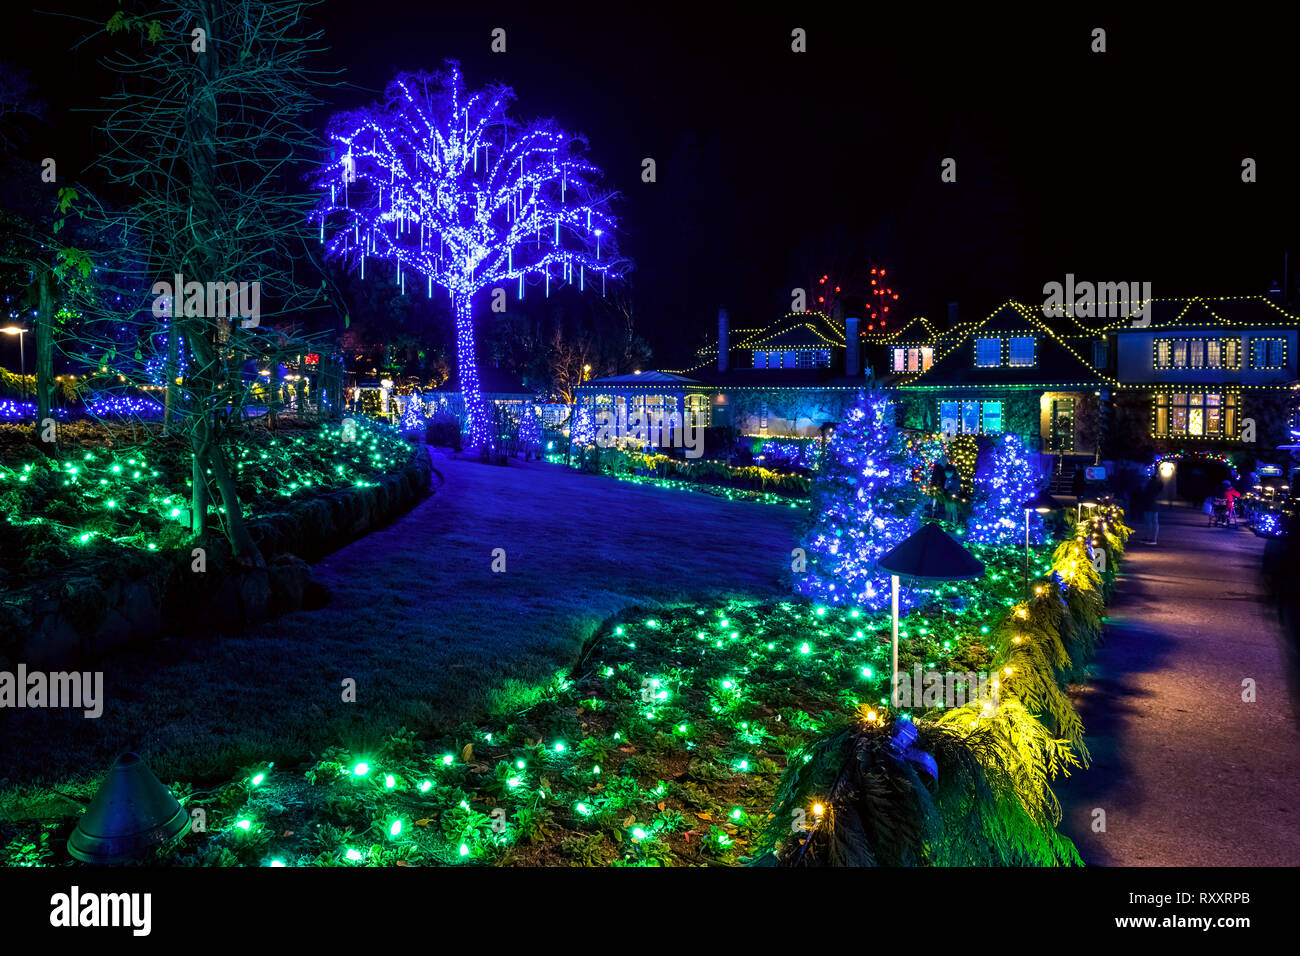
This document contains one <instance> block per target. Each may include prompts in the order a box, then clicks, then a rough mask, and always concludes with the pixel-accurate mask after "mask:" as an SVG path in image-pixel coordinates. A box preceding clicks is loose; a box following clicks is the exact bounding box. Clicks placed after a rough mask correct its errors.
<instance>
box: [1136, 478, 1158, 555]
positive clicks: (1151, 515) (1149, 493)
mask: <svg viewBox="0 0 1300 956" xmlns="http://www.w3.org/2000/svg"><path fill="white" fill-rule="evenodd" d="M1163 487H1164V482H1163V481H1161V480H1160V478H1159V477H1158V476H1156V475H1154V474H1153V475H1152V476H1151V477H1150V478H1149V479H1147V483H1146V485H1144V486H1143V488H1142V493H1141V494H1140V495H1139V496H1138V500H1139V501H1140V502H1141V506H1142V517H1143V520H1144V521H1145V524H1144V527H1145V529H1146V537H1145V538H1143V539H1142V541H1143V543H1144V544H1159V542H1158V541H1157V540H1156V539H1157V538H1158V537H1159V536H1160V490H1161V488H1163Z"/></svg>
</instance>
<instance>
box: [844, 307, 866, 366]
mask: <svg viewBox="0 0 1300 956" xmlns="http://www.w3.org/2000/svg"><path fill="white" fill-rule="evenodd" d="M861 355H862V343H861V342H860V341H859V340H858V320H857V318H856V317H851V318H846V319H845V320H844V374H845V375H847V376H849V377H850V378H852V377H853V376H854V375H857V374H858V359H859V358H861Z"/></svg>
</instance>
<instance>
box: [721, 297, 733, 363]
mask: <svg viewBox="0 0 1300 956" xmlns="http://www.w3.org/2000/svg"><path fill="white" fill-rule="evenodd" d="M730 348H731V346H730V343H729V341H728V339H727V310H726V309H718V371H719V372H725V371H726V370H727V353H728V351H729V350H730Z"/></svg>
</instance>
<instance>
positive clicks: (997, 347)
mask: <svg viewBox="0 0 1300 956" xmlns="http://www.w3.org/2000/svg"><path fill="white" fill-rule="evenodd" d="M975 364H976V365H978V366H979V367H980V368H995V367H997V366H999V365H1001V364H1002V340H1001V339H976V340H975Z"/></svg>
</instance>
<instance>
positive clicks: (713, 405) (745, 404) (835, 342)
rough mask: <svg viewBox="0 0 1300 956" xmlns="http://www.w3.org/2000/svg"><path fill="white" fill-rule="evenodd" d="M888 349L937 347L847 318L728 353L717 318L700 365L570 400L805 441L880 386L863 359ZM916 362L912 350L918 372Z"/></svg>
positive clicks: (722, 319) (588, 386)
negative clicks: (673, 415) (897, 344)
mask: <svg viewBox="0 0 1300 956" xmlns="http://www.w3.org/2000/svg"><path fill="white" fill-rule="evenodd" d="M895 341H897V342H905V343H908V344H909V346H911V345H912V344H913V343H915V346H914V347H915V348H917V349H925V350H926V355H927V360H928V355H929V354H930V353H931V352H932V351H933V349H934V347H935V344H936V342H937V341H938V340H937V337H936V335H935V333H934V330H933V327H931V326H930V325H929V324H928V323H926V322H925V320H923V319H922V320H917V321H915V322H913V323H911V324H910V325H909V326H908V327H907V328H906V329H902V330H899V331H898V332H894V333H889V334H885V333H884V332H883V331H882V332H875V331H874V330H873V331H871V332H868V331H865V330H862V329H860V323H859V320H858V319H856V318H852V317H850V318H847V319H845V321H844V323H843V324H842V325H841V324H839V323H836V322H835V321H834V320H832V319H830V318H829V317H827V316H826V315H823V314H822V313H820V312H792V313H790V314H788V315H786V316H784V317H782V318H781V319H779V320H777V321H776V322H774V323H772V324H771V325H769V326H767V327H765V328H761V329H742V330H739V332H738V333H737V334H736V336H735V342H734V344H733V343H732V330H731V328H730V323H729V316H728V313H727V311H726V310H725V309H721V310H719V312H718V339H717V343H716V344H713V345H710V346H706V347H704V348H702V349H700V350H699V352H698V353H697V354H698V355H699V356H700V358H701V361H700V363H699V364H697V365H695V366H692V367H690V368H687V369H682V370H680V371H673V372H666V371H646V372H638V373H634V374H632V375H619V376H611V377H607V378H601V379H596V380H594V381H591V382H587V383H585V384H583V385H581V386H579V388H578V389H577V390H576V394H575V397H576V399H577V401H578V402H580V403H583V404H585V405H587V406H588V407H589V409H590V410H591V411H592V412H593V413H598V412H600V411H601V410H604V409H608V410H610V411H613V412H615V413H617V410H618V408H619V407H622V408H624V409H625V410H626V411H627V412H628V413H629V414H631V413H633V412H635V411H638V410H641V409H645V410H647V411H651V412H654V411H660V412H663V413H664V414H665V415H669V414H671V413H672V412H674V411H678V412H683V411H689V412H690V413H692V415H694V416H695V419H694V420H699V421H702V424H703V425H705V426H706V427H728V428H734V429H736V430H737V431H738V432H739V433H740V434H742V435H750V436H755V437H787V438H789V437H812V436H815V435H818V434H819V433H820V432H821V429H822V427H823V426H824V425H826V424H827V423H830V422H836V421H839V419H840V417H841V415H842V414H843V410H844V406H845V403H846V402H849V401H852V399H853V396H855V395H856V394H857V393H858V392H859V391H861V390H862V389H864V388H871V387H875V386H877V385H879V384H880V383H879V380H878V377H877V375H876V370H875V368H874V366H873V365H872V364H871V362H869V361H868V360H867V357H868V356H869V355H870V354H872V353H873V351H875V350H883V349H885V348H887V347H888V345H889V344H890V343H893V342H895ZM849 343H853V344H852V346H851V347H850V345H849ZM921 361H922V360H921V358H920V352H919V351H918V352H917V362H918V368H919V367H920V366H919V363H920V362H921Z"/></svg>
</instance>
